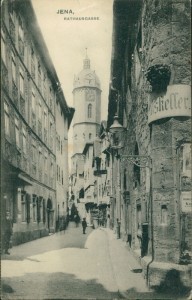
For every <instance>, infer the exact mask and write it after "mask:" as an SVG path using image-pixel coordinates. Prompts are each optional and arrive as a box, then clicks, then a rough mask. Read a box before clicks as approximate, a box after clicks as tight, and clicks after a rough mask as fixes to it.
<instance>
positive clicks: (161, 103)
mask: <svg viewBox="0 0 192 300" xmlns="http://www.w3.org/2000/svg"><path fill="white" fill-rule="evenodd" d="M178 116H180V117H182V116H183V117H190V116H191V86H190V85H185V84H174V85H170V86H168V87H167V92H166V94H165V95H164V96H159V97H157V98H156V99H153V100H151V103H150V104H149V111H148V123H151V122H153V121H156V120H159V119H163V118H169V117H178Z"/></svg>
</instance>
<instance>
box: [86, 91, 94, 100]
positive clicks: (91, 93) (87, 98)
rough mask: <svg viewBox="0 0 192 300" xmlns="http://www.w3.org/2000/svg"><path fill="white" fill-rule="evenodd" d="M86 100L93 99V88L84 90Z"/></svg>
mask: <svg viewBox="0 0 192 300" xmlns="http://www.w3.org/2000/svg"><path fill="white" fill-rule="evenodd" d="M86 100H87V101H94V100H95V94H94V91H93V90H87V91H86Z"/></svg>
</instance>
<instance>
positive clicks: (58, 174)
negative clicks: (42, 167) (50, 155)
mask: <svg viewBox="0 0 192 300" xmlns="http://www.w3.org/2000/svg"><path fill="white" fill-rule="evenodd" d="M58 180H59V166H58V165H57V181H58Z"/></svg>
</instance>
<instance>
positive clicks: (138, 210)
mask: <svg viewBox="0 0 192 300" xmlns="http://www.w3.org/2000/svg"><path fill="white" fill-rule="evenodd" d="M136 217H137V237H139V238H140V237H141V205H140V204H139V205H137V215H136Z"/></svg>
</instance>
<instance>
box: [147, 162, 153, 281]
mask: <svg viewBox="0 0 192 300" xmlns="http://www.w3.org/2000/svg"><path fill="white" fill-rule="evenodd" d="M150 171H151V172H150V202H151V254H152V258H151V261H150V262H149V263H148V264H147V286H148V287H150V279H149V267H150V265H151V264H152V262H153V261H154V239H153V238H154V234H153V228H154V223H153V186H152V162H151V166H150Z"/></svg>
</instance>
